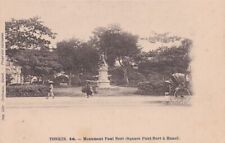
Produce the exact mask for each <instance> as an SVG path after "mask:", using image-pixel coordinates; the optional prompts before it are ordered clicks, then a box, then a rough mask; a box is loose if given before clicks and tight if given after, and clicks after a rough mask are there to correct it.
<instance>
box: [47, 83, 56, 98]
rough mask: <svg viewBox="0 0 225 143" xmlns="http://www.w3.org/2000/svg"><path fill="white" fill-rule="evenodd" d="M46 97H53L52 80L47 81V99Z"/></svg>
mask: <svg viewBox="0 0 225 143" xmlns="http://www.w3.org/2000/svg"><path fill="white" fill-rule="evenodd" d="M48 97H52V98H54V93H53V82H52V81H49V89H48V96H47V99H48Z"/></svg>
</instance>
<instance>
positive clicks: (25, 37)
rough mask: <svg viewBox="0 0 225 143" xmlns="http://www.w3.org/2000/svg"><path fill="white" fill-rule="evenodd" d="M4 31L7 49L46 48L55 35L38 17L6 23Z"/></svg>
mask: <svg viewBox="0 0 225 143" xmlns="http://www.w3.org/2000/svg"><path fill="white" fill-rule="evenodd" d="M5 31H6V48H7V49H12V48H20V49H21V48H24V49H35V48H48V47H49V45H50V43H51V39H54V38H55V35H56V33H53V32H52V31H51V29H50V28H48V27H47V26H45V25H44V23H43V21H41V20H40V18H39V17H33V18H29V19H19V20H16V19H12V20H10V21H7V22H6V23H5Z"/></svg>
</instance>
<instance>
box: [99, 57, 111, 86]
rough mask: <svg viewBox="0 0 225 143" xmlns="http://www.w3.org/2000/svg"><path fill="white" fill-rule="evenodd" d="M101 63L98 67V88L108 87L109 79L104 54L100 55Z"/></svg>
mask: <svg viewBox="0 0 225 143" xmlns="http://www.w3.org/2000/svg"><path fill="white" fill-rule="evenodd" d="M101 59H102V61H103V64H102V65H101V66H100V68H99V76H98V87H99V88H110V87H111V85H110V80H109V74H108V64H107V63H106V61H105V56H104V54H103V55H102V56H101Z"/></svg>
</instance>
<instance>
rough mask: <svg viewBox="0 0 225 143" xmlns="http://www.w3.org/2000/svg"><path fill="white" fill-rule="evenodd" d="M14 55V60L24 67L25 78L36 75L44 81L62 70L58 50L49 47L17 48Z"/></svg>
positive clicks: (39, 79)
mask: <svg viewBox="0 0 225 143" xmlns="http://www.w3.org/2000/svg"><path fill="white" fill-rule="evenodd" d="M13 57H14V59H13V60H14V62H15V63H17V64H18V65H20V66H21V67H22V74H23V76H24V78H25V79H26V78H27V77H29V76H36V77H37V78H38V81H42V82H43V83H44V81H46V80H48V79H51V78H53V75H54V74H56V73H57V72H59V71H60V70H61V65H60V64H59V63H58V56H57V54H56V52H55V51H52V52H50V51H49V49H40V50H37V49H16V50H15V51H14V56H13Z"/></svg>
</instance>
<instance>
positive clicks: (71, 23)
mask: <svg viewBox="0 0 225 143" xmlns="http://www.w3.org/2000/svg"><path fill="white" fill-rule="evenodd" d="M3 11H4V13H5V14H4V15H5V19H6V20H9V19H11V18H16V19H20V18H29V17H33V16H39V17H41V19H42V20H43V21H44V23H45V24H46V25H47V26H48V27H50V28H51V29H52V30H53V32H56V33H58V35H57V38H56V40H55V41H60V40H63V39H68V38H72V37H76V38H79V39H81V40H87V39H88V38H89V36H90V35H91V32H92V31H93V30H94V28H96V27H98V26H107V25H109V24H115V23H116V24H119V25H120V26H121V27H122V28H123V29H124V30H126V31H129V32H131V33H133V34H137V35H139V36H140V37H145V36H148V35H150V33H151V32H152V31H154V32H157V33H164V32H170V33H172V34H175V35H178V36H183V37H187V38H191V37H192V36H193V34H194V28H193V20H194V19H193V13H194V12H193V4H192V2H191V1H189V2H188V1H184V0H146V1H144V0H130V1H128V0H108V1H106V0H105V1H103V0H92V1H90V0H89V1H88V0H82V1H81V0H79V1H78V0H20V1H15V0H14V1H13V0H5V1H4V10H3Z"/></svg>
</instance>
